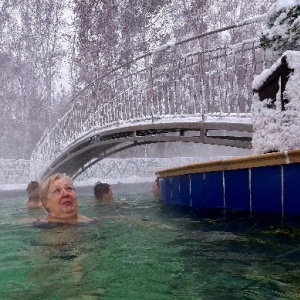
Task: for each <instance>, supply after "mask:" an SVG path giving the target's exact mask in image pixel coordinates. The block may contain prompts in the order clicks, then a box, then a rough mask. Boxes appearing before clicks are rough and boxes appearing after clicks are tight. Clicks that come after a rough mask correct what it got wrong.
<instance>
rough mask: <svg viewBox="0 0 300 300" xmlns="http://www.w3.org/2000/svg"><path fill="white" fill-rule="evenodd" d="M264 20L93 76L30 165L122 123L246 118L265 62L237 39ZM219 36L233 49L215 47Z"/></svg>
mask: <svg viewBox="0 0 300 300" xmlns="http://www.w3.org/2000/svg"><path fill="white" fill-rule="evenodd" d="M263 20H264V16H261V17H260V18H256V19H253V20H250V21H248V22H242V23H240V24H237V25H233V26H228V27H226V28H222V29H219V30H215V31H213V32H208V33H204V34H200V35H198V36H195V37H191V38H188V39H185V40H182V41H179V42H176V43H174V44H172V45H171V44H170V45H165V46H164V47H161V48H160V49H157V50H156V51H152V52H150V53H147V54H145V55H142V56H140V57H139V58H137V59H135V60H133V61H130V62H128V63H126V64H124V65H122V66H120V67H118V68H115V69H113V70H111V71H110V72H108V73H106V74H104V75H103V76H101V77H99V78H98V79H97V80H95V81H94V82H93V83H91V84H90V85H89V86H87V87H86V88H85V89H84V90H83V91H82V92H80V93H79V94H78V95H77V96H76V97H75V98H74V99H73V100H72V101H71V102H70V103H69V109H68V111H67V113H66V114H65V115H64V116H63V117H62V118H61V119H60V120H59V122H58V123H57V124H56V125H55V126H54V128H52V129H51V130H49V131H48V132H47V133H45V135H44V136H43V138H42V139H41V140H40V142H39V143H38V144H37V147H36V148H35V150H34V151H33V153H32V159H38V160H42V161H51V160H53V159H54V158H55V157H57V156H58V155H59V154H60V153H62V151H63V149H65V148H66V147H67V146H68V145H70V144H72V142H74V141H76V140H78V139H80V138H82V137H84V136H87V135H88V134H90V133H92V132H95V131H99V130H101V129H105V128H107V127H112V126H123V125H124V124H126V123H137V122H144V121H148V122H155V121H157V120H160V119H166V118H178V117H196V118H197V119H198V120H199V122H201V121H202V122H204V121H205V120H206V118H207V117H208V116H222V117H226V116H232V115H235V116H239V117H243V116H250V114H251V100H252V94H253V93H252V80H253V77H254V75H255V74H258V73H260V72H261V71H262V70H263V68H264V67H266V66H267V65H268V64H271V63H272V62H268V61H267V59H266V57H265V53H264V51H263V50H262V49H261V48H260V46H259V41H258V39H257V38H253V39H249V40H246V41H245V40H243V41H239V40H238V37H239V33H240V32H241V28H243V29H242V30H245V27H247V31H248V32H252V35H253V36H256V34H257V28H255V26H256V27H257V26H260V27H261V26H262V24H261V22H262V21H263ZM251 26H252V27H251ZM226 31H227V32H230V36H232V37H234V38H235V40H234V43H233V44H230V45H228V44H227V45H225V46H224V45H223V46H219V47H215V46H216V45H218V44H217V43H218V42H217V41H220V40H221V38H220V34H222V33H224V32H226ZM212 45H213V46H214V48H212Z"/></svg>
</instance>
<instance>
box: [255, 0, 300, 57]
mask: <svg viewBox="0 0 300 300" xmlns="http://www.w3.org/2000/svg"><path fill="white" fill-rule="evenodd" d="M267 27H268V28H267V29H266V30H265V31H263V33H262V35H261V38H260V43H261V46H262V47H263V48H264V49H267V50H270V51H271V52H273V54H274V55H275V56H281V54H282V53H283V52H284V51H286V50H300V0H277V1H276V3H274V4H273V5H272V6H271V8H270V9H269V11H268V22H267Z"/></svg>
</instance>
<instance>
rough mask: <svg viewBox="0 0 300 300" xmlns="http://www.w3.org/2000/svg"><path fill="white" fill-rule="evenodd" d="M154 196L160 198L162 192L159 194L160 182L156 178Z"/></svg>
mask: <svg viewBox="0 0 300 300" xmlns="http://www.w3.org/2000/svg"><path fill="white" fill-rule="evenodd" d="M152 194H153V196H154V197H155V198H159V197H160V192H159V180H158V178H156V179H155V180H154V182H153V185H152Z"/></svg>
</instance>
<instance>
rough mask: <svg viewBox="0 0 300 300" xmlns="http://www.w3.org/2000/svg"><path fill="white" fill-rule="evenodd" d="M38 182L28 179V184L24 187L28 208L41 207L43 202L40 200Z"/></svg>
mask: <svg viewBox="0 0 300 300" xmlns="http://www.w3.org/2000/svg"><path fill="white" fill-rule="evenodd" d="M40 191H41V188H40V184H39V183H38V181H36V180H34V181H30V182H29V183H28V186H27V188H26V192H27V194H28V202H27V207H28V208H41V207H43V204H42V202H41V200H40Z"/></svg>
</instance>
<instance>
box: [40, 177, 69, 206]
mask: <svg viewBox="0 0 300 300" xmlns="http://www.w3.org/2000/svg"><path fill="white" fill-rule="evenodd" d="M59 179H66V180H68V181H69V182H70V183H71V184H72V186H73V181H72V179H71V178H70V177H69V176H67V175H66V174H62V173H56V174H54V175H52V176H50V177H48V178H47V179H46V180H44V182H43V183H42V189H41V201H42V203H43V204H44V205H45V203H46V202H47V198H48V192H49V188H50V185H51V184H52V183H53V182H54V181H56V180H59Z"/></svg>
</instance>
